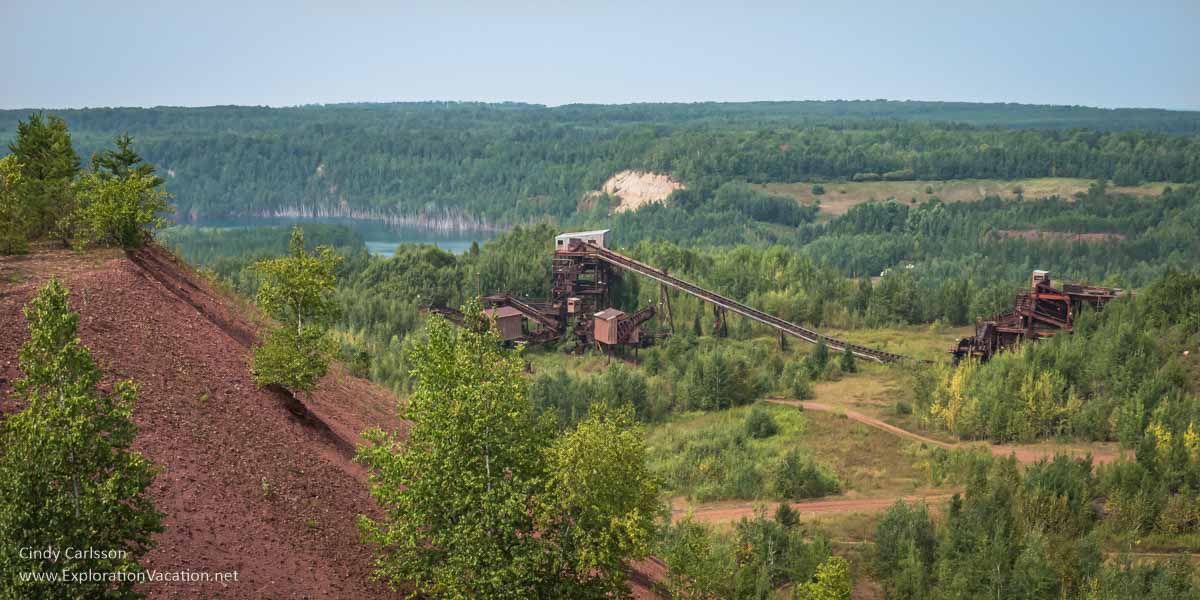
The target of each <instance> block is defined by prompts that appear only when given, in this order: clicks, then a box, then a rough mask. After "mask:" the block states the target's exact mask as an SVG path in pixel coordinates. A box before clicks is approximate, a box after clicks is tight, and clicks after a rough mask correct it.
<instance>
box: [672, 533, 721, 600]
mask: <svg viewBox="0 0 1200 600" xmlns="http://www.w3.org/2000/svg"><path fill="white" fill-rule="evenodd" d="M713 538H714V536H713V534H712V531H711V530H710V529H709V528H708V527H707V526H705V525H704V524H703V523H696V522H694V521H693V520H692V517H691V516H690V515H689V516H687V517H685V518H684V519H683V520H682V521H680V522H678V523H675V524H673V525H670V526H668V527H667V531H666V532H665V534H664V535H663V540H662V543H661V549H660V551H659V554H660V555H661V556H662V559H663V561H664V562H666V563H667V568H668V571H667V589H668V590H669V591H670V592H671V597H672V598H696V599H697V600H717V599H724V598H729V597H730V596H731V594H732V590H731V589H730V580H731V579H732V578H733V572H732V571H733V566H734V565H733V561H731V560H728V559H727V558H728V557H726V556H725V555H724V554H723V553H722V552H721V551H720V548H718V547H716V543H715V541H714V539H713Z"/></svg>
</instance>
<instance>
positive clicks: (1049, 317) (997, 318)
mask: <svg viewBox="0 0 1200 600" xmlns="http://www.w3.org/2000/svg"><path fill="white" fill-rule="evenodd" d="M1124 293H1125V291H1124V290H1122V289H1120V288H1103V287H1091V286H1085V285H1075V284H1071V283H1065V284H1063V286H1062V288H1061V289H1059V288H1055V287H1054V284H1053V281H1051V279H1050V273H1049V272H1048V271H1034V272H1033V274H1032V275H1031V276H1030V280H1029V291H1028V292H1022V293H1020V294H1017V297H1016V299H1015V300H1014V301H1013V309H1012V310H1011V311H1009V312H1006V313H1001V314H998V315H993V316H992V317H989V318H987V319H981V320H979V321H977V322H976V323H975V335H974V337H969V338H963V339H961V340H959V341H958V343H957V344H955V345H954V347H952V348H950V354H952V355H953V356H954V360H955V361H956V362H957V361H959V360H962V359H963V358H976V359H979V360H987V359H989V358H991V357H992V355H994V354H996V353H997V352H1000V351H1002V350H1007V349H1009V348H1013V347H1015V346H1017V345H1019V344H1021V343H1022V342H1024V341H1036V340H1038V339H1041V338H1044V337H1049V336H1052V335H1056V334H1058V333H1060V332H1070V331H1071V330H1072V329H1073V328H1074V325H1075V317H1076V316H1078V315H1079V313H1080V311H1082V310H1084V308H1085V307H1087V308H1092V309H1100V308H1102V307H1103V306H1104V305H1105V304H1107V303H1108V302H1109V301H1110V300H1112V299H1114V298H1117V297H1120V296H1122V295H1124Z"/></svg>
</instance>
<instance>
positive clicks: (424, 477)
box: [358, 305, 658, 598]
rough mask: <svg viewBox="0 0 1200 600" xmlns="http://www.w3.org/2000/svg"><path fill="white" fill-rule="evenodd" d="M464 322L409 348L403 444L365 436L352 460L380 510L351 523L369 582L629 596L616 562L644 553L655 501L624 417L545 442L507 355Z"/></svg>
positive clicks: (487, 593) (457, 590) (518, 594)
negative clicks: (362, 544) (363, 545)
mask: <svg viewBox="0 0 1200 600" xmlns="http://www.w3.org/2000/svg"><path fill="white" fill-rule="evenodd" d="M464 318H465V324H466V326H465V327H464V328H462V329H456V328H454V327H452V326H451V325H450V324H448V323H447V322H446V321H445V320H443V319H441V318H433V319H431V320H430V322H429V325H428V339H427V341H425V342H424V343H422V344H420V345H419V346H417V347H416V348H415V349H414V350H413V352H412V355H411V357H410V364H411V365H412V369H413V374H414V376H415V378H416V381H417V384H416V387H415V389H414V390H413V394H412V396H411V398H410V399H409V402H408V404H407V407H406V409H405V410H403V412H402V416H403V417H404V418H406V419H408V420H410V421H411V422H412V425H411V427H410V428H409V430H408V433H407V436H406V437H404V438H401V437H399V436H397V435H396V434H394V433H384V432H382V431H379V430H375V431H371V432H368V433H367V434H365V435H366V438H367V440H368V442H369V445H367V446H365V447H363V448H361V449H360V454H359V457H358V460H359V461H360V462H362V463H364V464H366V465H367V466H368V468H369V469H370V473H371V474H370V479H371V491H372V495H374V496H375V498H376V500H377V501H378V502H379V505H380V506H381V507H382V508H383V510H384V511H385V517H384V518H382V519H380V520H373V519H369V518H367V517H363V518H362V519H361V525H362V527H363V530H364V532H365V534H366V537H367V540H368V541H369V542H370V543H372V544H374V545H376V546H377V547H378V549H379V552H378V554H377V556H376V559H375V567H376V576H377V577H379V578H380V579H383V580H385V581H387V582H388V583H389V584H391V585H393V586H397V587H402V586H411V590H412V593H413V594H414V595H416V594H420V595H426V596H432V597H439V598H564V597H569V598H601V597H605V596H606V594H608V593H609V592H613V593H614V595H617V596H623V595H626V594H628V592H627V590H626V589H625V587H624V585H623V581H624V573H623V563H624V561H625V560H628V559H632V558H638V557H641V556H644V555H645V553H646V551H647V548H646V546H647V540H648V539H649V536H650V535H651V531H652V521H653V518H654V517H653V515H654V514H655V513H656V512H657V508H656V507H657V494H658V488H657V485H656V484H655V483H654V482H653V480H652V478H651V477H650V475H649V473H648V471H647V470H646V467H645V461H644V459H643V456H642V455H643V453H644V448H643V447H642V445H641V438H640V437H638V435H637V433H636V431H635V430H632V429H628V428H626V427H625V425H624V424H625V423H626V419H628V415H626V414H624V413H620V414H615V415H593V417H592V418H590V419H589V420H588V421H585V422H584V424H583V425H581V426H580V427H579V428H578V429H576V430H574V431H572V432H570V433H568V434H565V436H564V437H561V438H559V439H558V440H557V441H555V440H554V439H553V435H554V423H553V422H552V421H551V420H549V419H542V420H539V419H537V418H536V417H535V414H534V410H533V405H532V403H530V402H529V400H528V399H527V398H526V394H525V391H526V381H525V379H524V377H523V376H522V370H523V368H524V362H523V360H522V359H521V356H520V354H519V353H518V352H516V351H508V350H503V349H501V348H500V344H499V338H498V337H497V335H496V334H495V333H494V332H493V331H491V328H490V326H489V323H488V322H487V321H486V319H485V317H484V316H483V314H482V311H481V310H480V309H479V307H478V306H477V305H471V306H468V307H465V308H464ZM583 463H586V466H585V465H584V464H583ZM585 476H586V477H585Z"/></svg>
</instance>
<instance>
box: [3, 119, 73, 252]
mask: <svg viewBox="0 0 1200 600" xmlns="http://www.w3.org/2000/svg"><path fill="white" fill-rule="evenodd" d="M8 150H9V152H11V153H12V156H14V157H15V160H16V162H17V164H19V165H21V167H20V168H21V184H20V187H19V188H18V189H19V190H20V197H21V202H22V204H23V205H24V207H25V214H26V216H27V218H28V224H29V228H30V236H31V237H33V238H40V237H43V236H54V237H57V238H59V239H61V240H63V241H67V240H69V239H70V238H71V235H72V225H71V218H72V217H73V216H74V212H75V197H74V191H73V189H72V185H71V184H72V181H73V180H74V178H75V175H76V173H78V172H79V155H77V154H76V153H75V148H74V147H73V146H72V145H71V134H70V133H68V132H67V122H66V121H64V120H62V119H61V118H60V117H57V116H54V115H51V116H49V117H43V115H42V114H41V113H34V114H32V115H30V116H29V119H28V120H25V121H21V122H19V123H18V124H17V137H16V139H15V140H14V141H13V142H12V143H11V144H9V146H8Z"/></svg>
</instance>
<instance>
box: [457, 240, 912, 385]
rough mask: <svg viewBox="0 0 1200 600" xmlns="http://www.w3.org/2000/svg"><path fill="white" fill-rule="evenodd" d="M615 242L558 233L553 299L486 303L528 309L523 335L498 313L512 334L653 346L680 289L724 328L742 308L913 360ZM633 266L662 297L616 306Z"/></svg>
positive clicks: (506, 298) (868, 351) (779, 327)
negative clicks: (693, 277) (618, 248)
mask: <svg viewBox="0 0 1200 600" xmlns="http://www.w3.org/2000/svg"><path fill="white" fill-rule="evenodd" d="M608 245H609V231H608V230H607V229H604V230H599V231H583V232H577V233H564V234H561V235H558V236H556V237H555V239H554V258H553V268H552V277H553V280H552V281H551V291H550V298H549V299H548V300H546V301H532V300H524V299H519V298H516V297H513V296H512V295H510V294H495V295H491V296H484V297H483V298H481V301H482V303H483V305H484V307H485V308H488V309H492V310H498V309H499V308H500V307H505V308H508V309H510V310H509V311H507V312H505V313H504V314H505V315H507V316H506V317H505V318H506V319H508V318H514V319H515V318H516V317H515V314H519V315H521V316H520V321H521V323H522V327H521V328H520V331H522V333H521V335H519V336H517V335H516V332H517V331H518V329H517V328H516V327H515V326H506V325H502V324H500V318H499V317H497V326H498V327H499V328H500V331H501V334H502V336H503V337H504V339H505V340H506V341H509V342H527V343H544V342H551V341H560V340H565V339H573V340H575V341H576V342H577V344H575V347H576V348H586V347H600V348H604V349H610V348H614V347H617V346H631V347H635V348H636V347H643V346H648V345H650V344H653V343H654V342H655V341H656V340H658V339H661V338H663V337H666V336H668V335H670V332H671V331H672V330H673V329H674V326H673V324H672V323H671V320H672V314H671V296H670V294H671V292H672V291H677V292H682V293H685V294H688V295H691V296H694V297H696V298H699V299H700V300H701V301H703V302H706V303H708V304H711V305H712V306H713V310H714V312H715V314H716V318H717V320H718V323H719V326H718V329H719V330H724V326H725V322H726V319H727V318H728V317H727V313H735V314H738V315H741V316H743V317H745V318H748V319H750V320H752V321H755V322H757V323H760V324H762V325H766V326H767V327H771V328H773V329H775V330H776V331H778V333H779V336H780V338H781V339H782V338H783V336H785V335H789V336H792V337H796V338H799V339H802V340H804V341H807V342H810V343H813V344H816V343H820V342H823V343H824V344H825V345H826V346H827V347H828V348H829V349H830V350H832V351H833V352H843V351H846V350H849V351H850V353H851V354H853V355H854V356H856V357H858V358H862V359H866V360H872V361H875V362H881V363H885V362H895V361H900V360H911V359H908V358H907V357H904V356H901V355H899V354H893V353H891V352H885V351H883V350H877V349H875V348H867V347H865V346H859V345H857V344H851V343H849V342H845V341H842V340H839V339H837V338H833V337H829V336H827V335H823V334H821V333H818V332H816V331H813V330H811V329H806V328H804V327H802V326H800V325H797V324H795V323H790V322H788V321H784V320H783V319H780V318H778V317H774V316H772V315H769V314H767V313H764V312H762V311H760V310H757V309H754V308H752V307H750V306H747V305H745V304H742V303H741V302H738V301H736V300H733V299H731V298H726V297H724V296H721V295H720V294H717V293H715V292H712V291H709V290H706V289H704V288H701V287H700V286H697V285H695V284H693V283H689V282H687V281H684V280H682V279H679V278H678V277H675V276H673V275H671V274H669V273H668V272H667V271H665V270H662V269H658V268H655V267H652V266H650V265H648V264H645V263H643V262H640V261H638V260H635V259H633V258H630V257H628V256H625V255H622V254H619V253H617V252H614V251H612V250H610V249H609V248H608ZM628 274H635V275H640V276H642V277H645V278H647V279H650V280H652V281H655V282H657V283H658V284H659V299H658V302H657V304H651V305H649V306H646V307H643V308H641V309H640V310H638V311H637V312H634V313H632V314H629V313H626V312H624V311H621V310H618V309H616V308H615V307H613V306H612V299H611V298H610V292H611V289H612V285H613V283H615V282H616V281H618V280H619V279H620V278H621V277H622V276H623V275H628ZM434 311H435V312H438V313H441V314H443V315H445V316H446V317H447V318H449V319H451V320H454V321H455V322H461V315H460V314H458V311H455V310H453V309H448V308H435V309H434ZM513 311H515V314H514V312H513ZM494 314H498V313H494ZM658 315H661V316H663V317H665V319H666V327H661V328H659V329H658V330H657V331H653V330H648V329H647V328H646V327H644V326H645V324H646V323H647V322H648V321H649V320H650V319H652V318H654V317H655V316H658ZM510 335H512V336H516V337H510Z"/></svg>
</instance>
